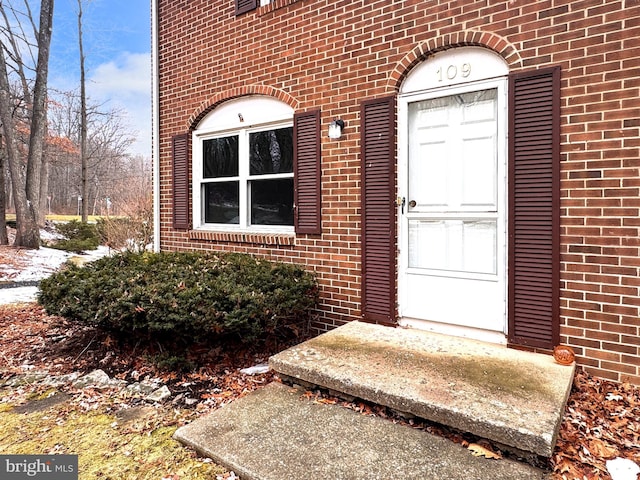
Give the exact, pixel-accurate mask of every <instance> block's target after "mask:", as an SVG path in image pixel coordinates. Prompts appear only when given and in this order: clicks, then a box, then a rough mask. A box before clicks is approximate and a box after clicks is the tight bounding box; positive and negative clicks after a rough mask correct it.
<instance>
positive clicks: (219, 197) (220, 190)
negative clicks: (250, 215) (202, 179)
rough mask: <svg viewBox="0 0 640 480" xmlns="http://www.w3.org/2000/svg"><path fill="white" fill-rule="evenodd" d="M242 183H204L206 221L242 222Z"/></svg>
mask: <svg viewBox="0 0 640 480" xmlns="http://www.w3.org/2000/svg"><path fill="white" fill-rule="evenodd" d="M239 201H240V184H239V183H238V182H216V183H206V184H205V185H204V221H205V223H227V224H238V223H240V202H239Z"/></svg>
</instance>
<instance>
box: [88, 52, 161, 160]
mask: <svg viewBox="0 0 640 480" xmlns="http://www.w3.org/2000/svg"><path fill="white" fill-rule="evenodd" d="M87 94H88V96H89V98H90V99H92V100H94V101H96V102H98V103H106V104H107V105H109V106H112V107H114V108H118V109H120V110H122V111H123V112H125V113H126V118H125V121H126V123H127V124H128V125H130V126H131V128H132V129H133V130H134V131H135V132H136V136H137V141H136V142H135V143H134V145H132V147H131V148H132V152H133V153H136V154H141V155H144V156H145V157H150V155H151V56H150V54H148V53H147V54H144V53H127V52H125V53H122V54H120V56H119V57H118V58H116V59H114V60H111V61H109V62H106V63H103V64H101V65H98V67H96V68H94V69H93V70H92V71H91V72H89V78H88V81H87Z"/></svg>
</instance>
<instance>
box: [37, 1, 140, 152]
mask: <svg viewBox="0 0 640 480" xmlns="http://www.w3.org/2000/svg"><path fill="white" fill-rule="evenodd" d="M77 11H78V3H77V0H56V2H55V7H54V19H53V37H52V40H51V53H50V65H49V86H50V87H52V88H58V89H61V90H75V89H78V88H79V77H80V73H79V54H78V17H77ZM150 25H151V20H150V2H149V1H148V0H83V46H84V54H85V73H86V77H87V94H88V96H89V99H90V101H91V102H92V103H99V104H105V105H107V106H110V107H114V108H119V109H122V110H123V111H124V112H126V116H125V118H124V122H125V123H126V124H127V125H128V126H130V127H131V129H132V131H134V133H135V135H136V137H137V141H136V143H135V144H134V145H133V146H132V147H131V152H132V153H134V154H142V155H144V156H146V157H150V156H151V53H150V52H151V32H150Z"/></svg>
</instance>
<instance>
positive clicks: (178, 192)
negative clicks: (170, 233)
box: [172, 133, 191, 230]
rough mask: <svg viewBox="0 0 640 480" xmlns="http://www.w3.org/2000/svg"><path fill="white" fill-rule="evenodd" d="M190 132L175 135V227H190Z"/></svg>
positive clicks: (184, 228)
mask: <svg viewBox="0 0 640 480" xmlns="http://www.w3.org/2000/svg"><path fill="white" fill-rule="evenodd" d="M190 138H191V136H190V135H189V134H188V133H184V134H181V135H176V136H175V137H173V139H172V140H173V142H172V143H173V145H172V155H173V228H175V229H177V230H188V229H189V210H190V207H189V159H190V155H189V153H190V148H189V143H190V142H189V139H190Z"/></svg>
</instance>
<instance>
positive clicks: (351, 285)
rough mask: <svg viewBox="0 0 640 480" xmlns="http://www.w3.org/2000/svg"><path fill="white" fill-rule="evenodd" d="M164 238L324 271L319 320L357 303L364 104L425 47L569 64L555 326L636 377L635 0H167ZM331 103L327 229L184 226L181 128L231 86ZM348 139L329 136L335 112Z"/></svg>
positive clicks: (586, 357) (234, 90) (512, 61)
mask: <svg viewBox="0 0 640 480" xmlns="http://www.w3.org/2000/svg"><path fill="white" fill-rule="evenodd" d="M157 19H158V25H157V34H158V46H157V55H158V70H159V71H158V73H159V95H158V97H159V98H158V105H157V107H158V108H157V112H158V117H157V118H158V121H159V138H158V142H159V143H158V148H159V150H158V152H159V158H158V159H157V161H159V171H160V177H159V183H160V198H159V208H160V218H159V226H160V248H161V249H162V250H186V249H193V250H212V249H218V250H234V251H241V252H249V253H252V254H256V255H260V256H264V257H268V258H271V259H275V260H282V261H286V262H296V263H300V264H303V265H305V266H306V267H307V268H309V269H310V270H313V271H315V272H316V273H317V275H318V279H319V281H320V284H321V298H322V301H321V305H320V308H319V310H318V312H317V319H316V320H315V321H314V325H313V327H314V328H315V329H317V330H319V331H322V330H326V329H328V328H331V327H334V326H337V325H340V324H342V323H344V322H347V321H351V320H356V319H359V318H361V267H362V264H361V227H362V225H361V215H360V214H361V197H360V196H361V171H360V170H361V168H360V165H361V163H360V162H361V145H360V134H361V125H360V117H361V114H360V112H361V110H360V108H361V104H362V102H363V101H364V100H368V99H374V98H382V97H389V96H393V95H397V93H398V90H399V88H400V85H401V82H402V80H403V79H404V78H405V77H406V76H407V75H408V73H409V72H410V71H411V70H412V68H414V67H415V66H416V65H418V64H419V63H420V62H422V61H424V60H425V59H426V58H428V57H429V56H430V55H432V54H434V53H436V52H439V51H442V50H446V49H451V48H456V47H463V46H480V47H485V48H487V49H490V50H492V51H494V52H496V53H498V54H499V55H500V56H501V57H502V58H504V60H505V61H506V63H507V65H508V67H509V70H510V72H519V71H526V70H532V69H538V68H542V67H550V66H560V67H561V92H560V99H561V105H560V107H561V110H560V112H561V116H560V124H561V128H560V172H561V173H560V197H561V201H560V244H561V247H560V266H559V272H560V299H559V302H560V319H559V323H560V340H561V342H562V343H566V344H569V345H571V346H573V348H574V349H575V350H576V352H577V354H578V360H579V363H580V364H581V365H582V366H584V367H585V368H586V369H587V370H589V371H590V372H591V373H593V374H596V375H598V376H601V377H605V378H610V379H613V380H618V381H625V380H629V381H631V382H633V383H640V367H639V365H640V331H639V330H640V326H639V325H640V318H639V307H640V291H639V288H640V275H639V269H640V255H639V248H640V0H608V1H606V2H602V1H601V0H567V1H559V0H540V1H536V2H530V1H526V0H509V1H500V2H497V1H491V0H450V1H445V0H404V1H389V0H379V1H367V2H365V1H362V0H341V1H328V0H275V1H273V2H272V3H270V4H269V5H267V6H262V7H258V8H256V9H253V10H251V11H249V12H247V13H243V14H241V15H238V16H236V15H235V4H234V0H208V1H205V0H157ZM244 95H266V96H270V97H273V98H276V99H278V100H280V101H282V102H284V103H286V104H288V105H289V106H290V107H292V109H293V110H294V111H296V112H304V111H310V110H316V109H319V110H320V112H321V117H320V118H321V130H322V132H323V138H322V143H321V154H322V161H321V169H322V182H321V190H322V232H323V233H322V234H321V235H300V234H298V235H293V234H292V235H282V234H277V235H276V234H274V235H263V234H246V233H245V234H243V233H234V232H211V231H206V232H205V231H197V230H193V231H190V230H175V229H174V228H173V223H172V219H173V211H172V208H173V200H172V138H173V137H174V136H175V135H178V134H184V133H187V132H189V131H191V130H193V129H195V128H196V127H197V125H198V122H199V121H200V120H201V119H202V118H204V116H205V115H206V114H207V113H208V112H210V111H212V110H213V109H214V108H215V107H216V106H218V105H220V104H222V103H223V102H225V101H226V100H229V99H233V98H236V97H240V96H244ZM338 117H339V118H342V119H343V120H344V121H345V123H346V128H345V130H344V134H343V137H342V138H341V139H340V141H339V142H335V141H331V140H330V139H328V138H327V137H326V130H327V126H328V124H329V123H330V122H331V121H332V120H333V119H335V118H338Z"/></svg>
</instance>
